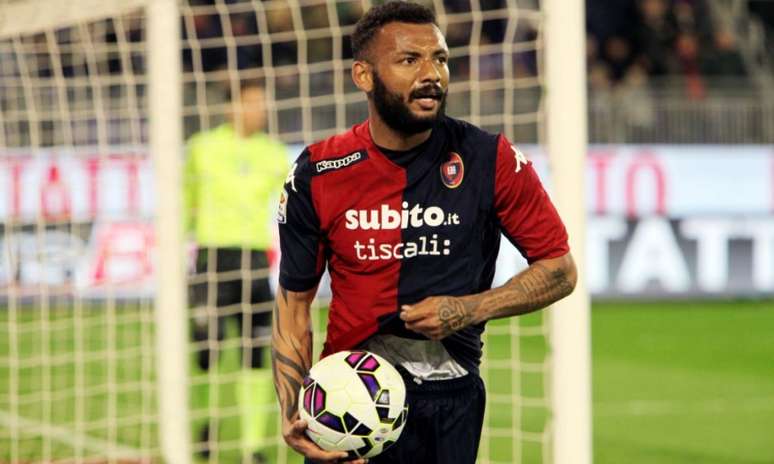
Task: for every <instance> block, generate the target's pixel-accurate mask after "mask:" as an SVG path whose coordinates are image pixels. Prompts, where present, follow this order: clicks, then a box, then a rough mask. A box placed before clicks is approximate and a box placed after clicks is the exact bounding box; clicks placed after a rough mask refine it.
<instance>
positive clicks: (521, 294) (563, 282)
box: [482, 263, 573, 317]
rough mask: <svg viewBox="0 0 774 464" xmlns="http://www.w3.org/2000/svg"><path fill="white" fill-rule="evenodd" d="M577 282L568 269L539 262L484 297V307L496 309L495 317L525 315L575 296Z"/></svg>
mask: <svg viewBox="0 0 774 464" xmlns="http://www.w3.org/2000/svg"><path fill="white" fill-rule="evenodd" d="M572 290H573V283H572V282H571V281H570V277H569V276H568V275H567V272H566V271H565V270H564V269H549V268H548V267H546V266H545V265H543V264H541V263H535V264H533V265H532V266H530V267H529V268H527V269H526V270H525V271H524V272H522V273H521V274H519V275H517V276H515V277H513V278H512V279H511V280H509V281H508V282H507V283H506V284H505V285H503V286H502V287H500V288H498V289H496V290H494V291H492V292H491V293H490V294H488V295H486V296H485V297H484V300H483V301H482V304H483V305H486V306H487V307H490V308H496V309H495V311H494V314H493V317H502V316H506V315H513V314H524V313H528V312H530V311H534V310H537V309H540V308H543V307H545V306H548V305H550V304H551V303H553V302H555V301H557V300H559V299H561V298H564V297H565V296H567V295H569V294H570V293H572Z"/></svg>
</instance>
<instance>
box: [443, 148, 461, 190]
mask: <svg viewBox="0 0 774 464" xmlns="http://www.w3.org/2000/svg"><path fill="white" fill-rule="evenodd" d="M464 176H465V165H464V164H463V163H462V158H461V157H460V155H459V154H457V153H455V152H450V153H449V161H447V162H445V163H443V164H442V165H441V181H443V185H445V186H447V187H449V188H450V189H453V188H457V187H459V185H460V184H461V183H462V178H463V177H464Z"/></svg>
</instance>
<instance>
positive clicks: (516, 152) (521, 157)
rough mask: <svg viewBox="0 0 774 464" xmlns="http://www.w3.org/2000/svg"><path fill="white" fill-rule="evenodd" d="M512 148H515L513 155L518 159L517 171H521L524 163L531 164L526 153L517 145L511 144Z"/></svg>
mask: <svg viewBox="0 0 774 464" xmlns="http://www.w3.org/2000/svg"><path fill="white" fill-rule="evenodd" d="M511 150H513V157H514V158H515V159H516V171H515V172H519V171H521V165H522V164H525V165H526V164H529V160H527V157H526V156H524V153H522V152H521V150H519V149H518V148H516V146H515V145H511Z"/></svg>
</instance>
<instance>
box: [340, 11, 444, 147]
mask: <svg viewBox="0 0 774 464" xmlns="http://www.w3.org/2000/svg"><path fill="white" fill-rule="evenodd" d="M352 53H353V55H354V59H355V61H354V63H353V65H352V79H353V80H354V82H355V85H357V86H358V88H359V89H361V90H363V91H364V92H366V94H367V95H368V98H369V100H370V101H371V103H372V104H373V105H372V106H373V108H374V109H375V110H376V112H377V113H378V116H379V117H380V118H381V119H382V120H383V121H384V122H385V123H386V124H387V125H388V126H389V127H390V128H392V129H393V130H395V131H397V132H399V133H402V134H406V135H413V134H418V133H420V132H424V131H426V130H428V129H430V128H432V127H433V125H434V124H435V122H436V121H437V120H438V119H439V118H441V117H442V116H443V114H444V111H445V107H446V94H447V92H448V86H449V66H448V59H449V48H448V47H447V45H446V39H445V38H444V36H443V34H441V30H440V29H439V28H438V25H437V24H436V23H435V14H434V13H433V12H432V11H431V10H430V9H428V8H426V7H424V6H422V5H419V4H416V3H410V2H401V1H393V2H388V3H385V4H382V5H379V6H375V7H373V8H371V9H370V10H369V11H368V12H367V13H366V14H365V15H364V16H363V17H362V18H361V19H360V20H359V21H358V23H357V25H356V26H355V32H354V33H353V34H352Z"/></svg>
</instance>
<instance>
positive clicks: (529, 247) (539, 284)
mask: <svg viewBox="0 0 774 464" xmlns="http://www.w3.org/2000/svg"><path fill="white" fill-rule="evenodd" d="M352 49H353V54H354V63H353V65H352V79H353V80H354V83H355V85H357V87H358V88H359V89H361V90H362V91H363V92H365V94H366V95H367V98H368V120H367V121H365V122H363V123H361V124H359V125H356V126H354V127H353V128H352V129H351V130H349V131H347V132H345V133H343V134H340V135H336V136H334V137H331V138H329V139H327V140H324V141H322V142H319V143H315V144H313V145H311V146H308V147H307V148H306V150H304V152H303V153H302V154H301V155H300V157H299V158H298V160H297V161H296V163H295V165H294V166H293V167H292V168H291V174H290V175H289V176H288V179H287V181H286V183H285V187H284V192H283V193H282V198H283V200H281V203H280V207H279V212H278V222H279V223H280V225H279V228H280V243H281V249H282V259H281V262H280V282H279V283H280V291H279V292H278V295H277V298H276V306H275V309H274V323H273V332H272V343H273V347H272V361H273V370H274V383H275V387H276V389H277V392H278V396H279V401H280V405H281V413H282V420H283V435H284V439H285V441H286V442H287V443H288V444H289V445H290V446H291V447H292V448H293V449H295V450H296V451H298V452H299V453H301V454H303V455H304V456H306V458H307V459H308V460H310V461H313V462H325V463H332V462H339V460H346V459H350V460H353V461H356V462H362V459H360V460H359V459H357V456H355V455H354V454H350V455H349V456H348V455H347V454H346V453H342V452H327V451H324V450H321V449H320V448H318V447H317V446H316V445H315V444H314V443H313V442H311V441H310V440H309V439H308V438H307V437H306V436H305V434H304V429H305V427H306V426H307V424H305V423H304V422H303V421H301V420H299V419H298V416H297V415H296V408H297V404H298V391H299V387H300V385H301V382H302V379H303V377H304V375H305V374H306V373H307V371H308V369H309V368H310V366H311V364H312V335H311V330H310V325H309V321H310V315H309V311H310V304H311V302H312V299H313V298H314V296H315V292H316V289H317V285H318V281H319V279H320V276H321V274H322V273H323V270H324V269H325V267H326V266H327V268H328V271H329V272H330V275H331V288H332V292H333V298H332V301H331V304H330V313H329V321H328V331H327V337H326V340H325V345H324V350H323V355H327V354H331V353H334V352H337V351H340V350H345V349H353V348H362V349H367V350H369V351H372V352H375V353H377V354H380V355H382V356H383V357H384V358H386V359H387V360H388V361H390V362H391V363H392V364H393V365H395V366H396V367H397V368H398V370H399V371H400V372H401V373H402V374H403V376H404V378H405V380H406V386H407V391H408V403H409V414H408V420H407V424H406V428H405V429H404V431H403V434H402V436H401V438H400V439H399V440H398V442H397V443H395V444H394V445H393V446H392V447H391V448H388V449H387V450H386V451H385V452H384V453H383V454H382V455H380V456H378V457H376V458H373V459H372V460H371V462H372V463H419V462H421V463H455V464H466V463H474V462H475V460H476V455H477V451H478V445H479V440H480V434H481V427H482V423H483V418H484V405H485V392H484V385H483V382H482V380H481V378H480V376H479V369H478V366H479V361H480V357H481V338H480V336H481V333H482V332H483V330H484V325H485V323H486V321H488V320H490V319H495V318H502V317H509V316H517V315H520V314H525V313H528V312H531V311H535V310H538V309H540V308H543V307H545V306H547V305H549V304H551V303H553V302H555V301H557V300H559V299H560V298H563V297H564V296H566V295H568V294H569V293H571V292H572V290H573V288H574V286H575V281H576V269H575V265H574V263H573V259H572V257H571V255H570V251H569V247H568V244H567V233H566V230H565V228H564V225H563V224H562V222H561V220H560V218H559V216H558V214H557V212H556V209H555V208H554V206H553V205H552V203H551V201H550V200H549V197H548V196H547V195H546V192H545V191H544V190H543V187H542V186H541V184H540V181H539V179H538V177H537V175H536V174H535V171H534V169H533V167H532V165H531V163H530V162H529V161H528V160H527V159H526V158H525V157H524V156H523V155H522V154H521V152H520V151H519V150H518V149H516V148H515V147H513V146H512V145H511V142H510V141H508V140H506V138H505V137H504V136H502V135H493V134H489V133H487V132H484V131H483V130H481V129H479V128H477V127H475V126H473V125H471V124H468V123H466V122H464V121H459V120H456V119H452V118H450V117H447V116H445V114H444V107H445V101H446V95H447V90H448V85H449V69H448V64H447V63H448V56H449V51H448V48H447V46H446V42H445V39H444V37H443V35H442V34H441V32H440V30H439V29H438V27H437V25H436V23H435V17H434V14H433V13H432V11H430V10H429V9H427V8H425V7H423V6H420V5H418V4H414V3H408V2H391V3H386V4H383V5H381V6H376V7H374V8H372V9H371V10H369V11H368V12H367V13H366V14H365V16H363V17H362V18H361V19H360V21H359V22H358V23H357V25H356V28H355V31H354V33H353V35H352ZM501 233H502V234H504V235H505V236H506V237H507V238H508V239H509V240H510V241H511V242H512V243H514V244H515V245H516V246H517V247H518V249H519V250H520V251H521V253H522V254H523V255H524V256H525V257H526V259H527V261H528V262H529V267H528V268H527V269H526V270H524V271H523V272H521V273H520V274H518V275H516V276H514V277H513V278H512V279H511V280H509V281H508V282H507V283H506V284H505V285H503V286H501V287H499V288H496V289H490V287H491V283H492V278H493V275H494V266H495V260H496V257H497V253H498V248H499V242H500V236H501Z"/></svg>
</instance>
